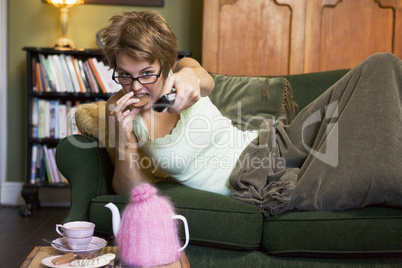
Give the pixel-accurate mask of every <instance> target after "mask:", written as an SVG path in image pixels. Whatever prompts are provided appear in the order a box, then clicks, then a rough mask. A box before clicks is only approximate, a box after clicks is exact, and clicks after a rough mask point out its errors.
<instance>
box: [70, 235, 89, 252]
mask: <svg viewBox="0 0 402 268" xmlns="http://www.w3.org/2000/svg"><path fill="white" fill-rule="evenodd" d="M64 238H65V239H66V241H67V244H68V246H69V247H70V248H71V249H72V250H82V249H87V248H88V246H89V243H90V242H91V240H92V236H90V237H84V238H71V237H66V236H65V237H64Z"/></svg>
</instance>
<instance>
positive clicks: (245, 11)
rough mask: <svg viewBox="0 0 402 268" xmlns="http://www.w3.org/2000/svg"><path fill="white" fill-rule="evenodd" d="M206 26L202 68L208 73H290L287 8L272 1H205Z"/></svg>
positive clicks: (289, 32)
mask: <svg viewBox="0 0 402 268" xmlns="http://www.w3.org/2000/svg"><path fill="white" fill-rule="evenodd" d="M303 1H304V0H301V2H303ZM203 23H204V24H203V25H204V30H203V31H204V38H203V57H202V64H203V66H204V67H205V68H206V69H207V70H208V71H210V72H215V73H222V74H234V75H267V74H285V73H288V68H289V56H290V39H289V36H290V34H291V25H290V24H291V11H290V9H289V7H288V6H284V5H278V4H277V3H275V1H273V0H269V1H267V0H253V1H250V0H237V1H236V0H221V1H219V0H204V22H203Z"/></svg>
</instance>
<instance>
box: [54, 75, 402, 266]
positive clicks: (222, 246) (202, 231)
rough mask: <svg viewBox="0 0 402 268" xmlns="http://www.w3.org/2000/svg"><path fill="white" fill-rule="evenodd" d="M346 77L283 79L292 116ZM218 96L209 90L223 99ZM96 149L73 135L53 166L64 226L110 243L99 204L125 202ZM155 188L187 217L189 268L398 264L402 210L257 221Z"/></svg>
mask: <svg viewBox="0 0 402 268" xmlns="http://www.w3.org/2000/svg"><path fill="white" fill-rule="evenodd" d="M346 72H347V70H337V71H328V72H321V73H310V74H301V75H288V76H284V77H285V78H286V79H287V80H288V81H289V83H290V85H291V87H292V89H293V97H294V100H295V101H296V103H297V104H298V105H299V108H298V109H297V111H296V112H298V111H300V109H302V108H303V107H305V106H306V105H307V104H308V103H310V102H311V101H312V100H314V99H315V98H316V97H317V96H318V95H319V94H321V93H322V92H323V91H324V90H325V89H327V88H328V87H330V86H331V85H332V84H333V83H335V82H336V81H337V80H338V79H339V78H340V77H342V76H343V75H344V74H345V73H346ZM225 79H229V80H230V79H236V77H233V78H231V77H227V78H225ZM243 79H244V80H245V81H248V79H249V78H247V77H244V78H243ZM250 79H251V78H250ZM220 85H221V83H218V85H217V86H218V87H219V86H220ZM220 90H221V89H220V88H216V89H215V90H214V91H216V92H218V93H219V92H221V93H222V91H220ZM270 90H272V89H270ZM271 93H272V92H270V94H271ZM211 99H213V97H211ZM218 108H219V106H218ZM96 144H97V140H96V139H94V138H92V137H89V136H84V135H75V136H73V137H67V138H65V139H64V140H62V141H61V142H60V143H59V144H58V146H57V153H56V161H57V165H58V167H59V169H60V171H61V172H62V173H63V174H64V175H65V177H66V178H67V179H68V181H69V182H70V185H71V197H72V198H71V209H70V212H69V214H68V215H67V217H66V219H65V222H68V221H73V220H89V221H92V222H94V223H95V224H96V235H98V236H101V237H104V238H107V239H109V241H110V243H113V236H112V220H111V213H110V211H109V209H107V208H105V207H104V205H105V204H107V203H108V202H113V203H114V204H116V205H117V206H118V208H119V209H120V210H121V211H122V210H123V209H124V207H125V205H126V204H127V201H128V196H119V195H115V194H114V193H113V190H112V187H111V178H112V173H113V166H112V164H111V161H110V158H109V156H108V154H107V152H106V150H105V148H103V147H102V146H100V147H98V146H94V145H96ZM83 145H88V146H83ZM85 147H86V148H85ZM157 186H158V188H159V189H160V193H161V194H163V195H167V196H169V197H170V199H171V200H172V202H173V203H174V205H175V206H176V208H177V210H178V213H179V214H182V215H184V216H185V217H186V218H187V221H188V223H189V228H190V238H191V240H190V245H189V246H188V247H187V249H186V253H187V256H188V258H189V261H190V264H191V266H192V267H197V268H198V267H217V268H222V267H231V268H233V267H374V266H375V267H401V265H402V257H401V256H402V210H398V209H392V208H384V207H369V208H364V209H360V210H350V211H325V212H318V211H316V212H288V213H283V214H280V215H278V216H276V217H270V218H264V217H263V216H262V214H261V213H260V211H259V210H258V209H257V208H256V207H254V206H251V205H249V204H246V203H243V202H241V201H238V200H235V199H233V198H231V197H227V196H221V195H218V194H213V193H210V192H204V191H200V190H195V189H191V188H188V187H186V186H183V185H180V184H176V183H173V182H164V183H159V184H157Z"/></svg>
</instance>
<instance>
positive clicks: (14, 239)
mask: <svg viewBox="0 0 402 268" xmlns="http://www.w3.org/2000/svg"><path fill="white" fill-rule="evenodd" d="M19 209H20V208H19V207H4V206H0V267H11V268H13V267H20V266H21V264H22V263H23V262H24V259H25V258H26V257H27V256H28V255H29V253H30V252H31V251H32V249H33V248H34V247H35V246H46V245H48V244H47V243H45V242H43V241H42V238H47V239H49V240H53V239H55V238H57V237H59V235H58V234H57V233H56V230H55V225H56V223H61V222H62V221H63V219H64V217H65V216H66V215H67V213H68V208H65V207H64V208H41V209H40V210H39V211H34V212H33V213H32V215H31V216H29V217H21V216H20V215H19Z"/></svg>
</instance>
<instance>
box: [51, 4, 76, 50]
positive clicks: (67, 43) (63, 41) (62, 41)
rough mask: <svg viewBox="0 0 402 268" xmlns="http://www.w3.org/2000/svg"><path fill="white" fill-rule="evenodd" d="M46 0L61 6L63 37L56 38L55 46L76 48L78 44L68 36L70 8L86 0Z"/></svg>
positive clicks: (60, 48) (65, 48) (58, 47)
mask: <svg viewBox="0 0 402 268" xmlns="http://www.w3.org/2000/svg"><path fill="white" fill-rule="evenodd" d="M45 1H46V2H47V3H49V4H52V5H54V6H56V7H59V8H60V25H61V37H60V38H59V39H57V40H56V42H55V44H54V48H55V49H59V50H68V49H75V48H76V46H75V43H74V41H73V40H71V39H70V38H68V37H67V25H68V8H70V7H72V6H75V5H81V4H83V3H84V0H45Z"/></svg>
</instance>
